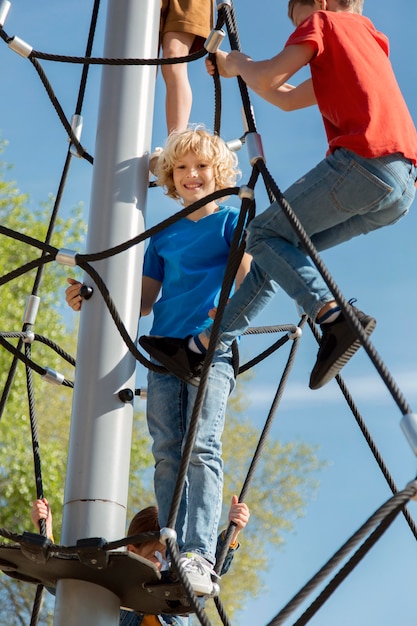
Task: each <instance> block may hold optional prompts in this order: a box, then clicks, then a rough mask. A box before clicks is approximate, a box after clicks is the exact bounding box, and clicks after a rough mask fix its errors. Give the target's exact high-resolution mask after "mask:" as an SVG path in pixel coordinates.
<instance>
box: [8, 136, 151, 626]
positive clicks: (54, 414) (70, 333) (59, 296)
mask: <svg viewBox="0 0 417 626" xmlns="http://www.w3.org/2000/svg"><path fill="white" fill-rule="evenodd" d="M0 151H1V145H0ZM8 169H9V168H8V167H7V165H5V164H4V163H0V223H1V224H3V225H4V226H6V227H7V228H10V229H12V230H15V231H17V232H19V233H24V234H27V235H29V236H31V237H33V238H35V239H37V240H39V241H44V239H45V236H46V233H47V228H48V224H49V217H50V214H51V208H52V202H53V199H52V198H51V199H50V200H49V201H48V202H46V203H45V204H44V205H43V206H41V208H40V209H39V210H37V211H32V210H30V208H29V197H28V196H27V195H25V194H22V193H20V192H19V190H18V189H17V187H16V184H15V183H14V182H13V181H8V180H7V172H8ZM84 233H85V225H84V223H83V221H82V218H81V207H76V208H75V209H74V210H73V211H72V212H71V213H70V215H69V216H68V217H66V218H58V219H57V222H56V225H55V228H54V234H53V236H52V240H51V245H53V246H55V247H57V248H61V247H65V248H71V249H80V248H81V246H82V244H83V237H84ZM40 254H41V252H40V251H39V250H38V249H37V248H35V247H32V246H28V245H26V244H25V243H22V242H19V241H17V240H16V239H14V238H11V237H7V236H1V245H0V267H1V268H2V269H1V273H2V275H5V274H7V273H9V272H11V271H13V270H15V269H16V268H18V267H20V266H22V265H24V264H26V263H27V262H29V261H31V260H32V259H36V258H38V257H39V256H40ZM36 271H37V270H36V269H35V270H31V271H30V272H28V273H25V274H23V275H22V276H19V277H18V278H15V279H13V280H12V281H10V282H8V283H6V284H4V285H2V286H1V287H0V299H1V300H0V301H1V307H0V331H2V332H20V331H21V330H22V323H23V322H22V320H23V313H24V310H25V306H26V301H27V298H28V296H29V295H30V294H31V293H32V289H33V284H34V279H35V275H36ZM66 275H67V268H65V267H63V266H61V265H59V264H57V263H48V264H46V265H45V267H44V270H43V273H42V280H41V282H40V286H39V292H38V295H39V297H40V307H39V313H38V316H37V319H36V323H35V327H34V331H35V332H36V333H37V334H39V335H43V336H45V337H47V338H48V339H50V340H52V341H54V342H55V343H56V344H58V345H59V346H60V347H62V348H63V349H64V350H65V351H66V352H68V353H69V354H71V355H73V356H74V355H75V351H76V336H77V332H76V328H74V327H71V326H70V327H68V319H69V316H68V315H65V316H63V310H65V309H66V308H67V307H66V304H63V302H64V290H65V287H66V282H65V278H66ZM65 318H66V319H65ZM9 341H10V343H12V344H13V345H17V340H15V339H10V340H9ZM31 352H32V359H33V360H34V361H35V362H36V363H38V364H39V365H40V366H41V367H46V366H48V367H50V368H52V369H54V370H56V371H58V372H61V373H63V374H64V376H65V377H66V378H68V379H69V380H73V379H74V368H73V367H72V366H70V365H69V364H68V363H67V362H66V361H65V360H63V359H62V358H61V357H60V356H58V355H57V354H56V353H55V352H54V351H52V350H51V349H50V348H49V347H47V346H45V345H44V344H43V343H40V342H34V343H33V344H32V347H31ZM12 360H13V355H12V354H11V353H10V352H9V351H7V350H6V349H4V348H3V347H0V394H1V393H2V392H3V389H4V385H5V382H6V380H7V377H8V374H9V371H10V365H11V363H12ZM26 387H27V385H26V371H25V366H24V364H23V363H21V362H19V363H18V366H17V368H16V371H15V375H14V377H13V383H12V386H11V389H10V393H9V397H8V399H7V403H6V406H5V410H4V413H3V416H2V419H1V420H0V507H1V517H0V526H2V527H5V528H7V529H9V530H13V531H14V532H18V533H20V532H23V531H25V530H29V531H33V530H34V529H33V528H32V527H31V522H30V517H29V512H30V507H31V503H32V501H33V500H34V499H35V498H36V485H35V477H34V464H33V452H32V445H31V432H30V420H29V407H28V400H27V389H26ZM33 392H34V397H35V408H36V417H37V426H38V437H39V443H40V456H41V464H42V478H43V491H44V494H45V496H46V497H47V498H48V500H49V501H50V504H51V507H52V510H53V513H54V532H55V536H56V538H57V540H59V536H60V530H61V513H62V501H63V493H64V481H65V468H66V455H67V447H68V434H69V424H70V414H71V402H72V390H71V389H70V388H68V387H64V386H60V387H57V386H55V385H51V384H50V383H48V382H46V381H44V380H43V379H42V378H41V377H40V376H39V375H38V374H37V373H35V372H34V373H33ZM134 429H135V431H134V435H133V445H132V467H134V468H135V471H134V472H132V490H131V491H132V494H133V497H132V498H131V502H130V508H131V510H137V509H138V508H139V507H141V506H142V502H143V500H146V499H149V496H148V495H146V493H147V489H146V488H145V487H144V484H145V482H146V483H148V482H149V481H148V478H147V476H146V468H149V467H150V464H151V453H150V446H149V442H148V437H147V434H146V429H145V430H144V429H143V428H142V427H140V429H139V425H138V423H135V426H134ZM34 594H35V586H34V585H30V584H27V583H22V582H18V581H15V580H13V579H12V578H10V577H8V576H6V575H4V574H1V573H0V601H1V604H2V609H1V617H0V623H2V624H3V623H4V624H6V623H7V625H8V626H14V624H16V625H17V624H28V623H29V619H28V616H29V615H30V612H31V610H32V605H33V598H34ZM48 595H49V594H46V596H48ZM50 606H51V602H49V603H48V602H47V605H46V607H45V609H44V611H43V618H42V620H43V621H42V623H44V624H49V623H51V624H52V618H51V616H50V614H51V610H50ZM48 607H49V608H48Z"/></svg>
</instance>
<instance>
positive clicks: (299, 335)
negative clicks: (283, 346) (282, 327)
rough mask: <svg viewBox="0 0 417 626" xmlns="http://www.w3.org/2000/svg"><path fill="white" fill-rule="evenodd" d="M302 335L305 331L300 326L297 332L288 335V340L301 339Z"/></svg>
mask: <svg viewBox="0 0 417 626" xmlns="http://www.w3.org/2000/svg"><path fill="white" fill-rule="evenodd" d="M302 334H303V331H302V330H301V328H300V327H299V326H297V327H296V328H295V330H293V331H292V332H291V333H288V339H300V337H301V335H302Z"/></svg>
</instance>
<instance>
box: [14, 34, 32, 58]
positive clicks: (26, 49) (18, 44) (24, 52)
mask: <svg viewBox="0 0 417 626" xmlns="http://www.w3.org/2000/svg"><path fill="white" fill-rule="evenodd" d="M9 48H10V49H11V50H13V51H14V52H17V54H20V56H21V57H24V58H25V59H27V58H28V57H30V55H31V54H32V50H33V48H32V46H31V45H30V44H28V43H27V42H26V41H23V39H20V37H13V39H12V40H11V41H9Z"/></svg>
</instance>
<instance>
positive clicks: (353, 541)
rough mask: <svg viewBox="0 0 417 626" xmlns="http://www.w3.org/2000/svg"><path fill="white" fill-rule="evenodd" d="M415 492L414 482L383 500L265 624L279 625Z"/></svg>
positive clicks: (270, 625)
mask: <svg viewBox="0 0 417 626" xmlns="http://www.w3.org/2000/svg"><path fill="white" fill-rule="evenodd" d="M416 493H417V488H416V483H415V482H414V483H413V484H410V485H408V486H407V487H406V488H405V489H403V490H402V491H400V492H399V493H397V494H395V495H394V496H392V498H390V499H389V500H388V501H387V502H385V503H384V504H383V505H382V506H381V507H380V508H379V509H377V511H376V512H375V513H374V514H373V515H371V517H369V518H368V520H367V521H366V522H365V523H364V524H363V525H362V526H361V527H360V528H359V530H357V531H356V533H354V535H352V537H351V538H350V539H348V541H346V542H345V543H344V544H343V546H342V547H341V548H340V549H339V550H338V551H337V552H336V553H335V554H334V555H333V556H332V557H331V558H330V559H329V560H328V561H327V563H326V564H325V565H324V566H323V567H322V568H321V569H320V570H319V571H318V572H317V573H316V574H315V576H314V577H313V578H311V579H310V580H309V581H308V583H306V584H305V585H304V587H303V588H302V589H301V590H300V591H299V592H298V593H297V594H296V595H295V596H294V597H293V598H292V600H290V602H288V604H287V605H286V606H285V607H284V608H283V609H282V610H281V611H280V612H279V613H278V614H277V615H276V616H275V617H274V619H273V620H272V621H271V622H269V623H268V624H267V626H279V625H280V624H283V623H284V621H285V620H286V619H287V617H289V615H290V614H291V613H292V612H293V611H294V610H296V609H297V608H298V607H299V606H300V605H301V604H302V603H303V602H304V600H305V599H306V598H307V596H308V595H309V594H310V593H311V592H312V591H313V589H315V588H316V587H317V586H318V585H319V584H320V583H321V582H322V581H323V580H324V579H325V578H326V577H327V576H328V575H329V574H330V572H331V571H332V570H333V569H334V568H335V567H336V566H337V565H338V564H339V563H340V562H341V561H343V560H344V559H345V558H346V556H347V555H348V554H349V552H350V551H351V550H352V549H353V548H354V547H355V546H356V545H357V544H358V543H359V542H360V541H362V539H364V538H365V537H366V536H367V535H368V533H369V532H370V531H371V530H372V528H374V527H375V526H376V525H377V524H379V523H381V522H383V521H384V520H385V519H386V518H388V517H389V516H390V515H391V514H394V513H398V512H399V511H400V509H401V508H402V507H403V506H404V505H405V504H406V503H407V502H408V501H409V500H410V499H411V498H413V497H414V496H415V494H416Z"/></svg>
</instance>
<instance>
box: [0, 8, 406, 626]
mask: <svg viewBox="0 0 417 626" xmlns="http://www.w3.org/2000/svg"><path fill="white" fill-rule="evenodd" d="M92 4H93V2H92V1H91V2H86V0H72V2H71V3H67V2H59V1H58V2H56V1H51V0H37V2H36V3H33V2H32V1H31V0H20V1H19V0H16V2H15V3H13V5H12V8H11V10H10V13H9V17H8V19H7V22H6V25H5V30H6V32H7V33H8V34H9V35H18V36H19V37H21V38H22V39H24V40H26V41H28V42H29V43H30V44H31V45H32V46H33V47H34V48H35V49H38V50H42V51H45V52H55V53H59V54H75V55H82V54H83V52H84V49H85V42H86V38H87V33H88V27H89V20H90V13H91V8H92ZM286 5H287V3H286V1H284V0H264V1H263V2H262V4H261V5H259V6H260V8H258V7H257V10H254V5H253V3H250V2H248V1H245V0H244V1H242V2H236V15H237V21H238V27H239V35H240V41H241V45H242V49H243V50H244V51H245V52H247V53H249V54H251V55H252V56H253V57H254V58H256V59H261V58H267V57H270V56H272V55H273V54H275V53H276V52H277V51H279V49H280V48H281V46H282V45H283V44H284V42H285V40H286V38H287V36H288V35H289V33H290V32H291V24H290V22H289V20H288V18H287V16H286ZM105 10H106V3H103V6H102V8H101V15H100V20H99V30H98V36H97V39H96V44H95V48H94V55H96V56H101V52H102V43H103V26H104V20H105ZM364 13H365V15H367V16H368V17H370V18H371V19H372V20H373V21H374V23H375V25H376V27H377V28H379V29H380V30H382V31H384V32H385V33H386V34H387V35H388V36H389V38H390V42H391V59H392V63H393V66H394V69H395V72H396V74H397V78H398V81H399V83H400V86H401V88H402V90H403V93H404V96H405V98H406V100H407V103H408V105H409V108H410V111H411V114H412V116H413V117H414V119H415V120H416V121H417V94H416V91H415V90H416V84H417V68H416V64H415V63H414V60H413V59H414V40H415V25H416V23H417V3H415V2H411V1H410V0H396V2H395V3H393V2H390V1H389V0H365V11H364ZM223 48H224V49H227V45H226V44H225V45H224V46H223ZM42 65H43V67H44V69H45V71H46V73H47V75H48V77H49V79H50V81H51V83H52V85H53V87H54V90H55V93H56V95H57V97H58V99H59V100H60V102H61V104H62V105H63V108H64V110H65V113H66V115H67V117H68V118H70V117H71V115H72V113H73V111H74V107H75V102H76V97H77V91H78V83H79V76H80V68H79V67H78V66H71V65H63V64H54V63H47V62H42ZM0 67H1V98H0V130H1V133H2V137H3V138H4V139H6V140H8V142H9V145H8V148H7V151H6V153H5V155H3V158H4V159H5V160H6V161H7V162H9V163H12V164H14V169H13V171H12V174H11V176H12V177H13V179H14V180H16V181H17V184H18V187H19V188H20V190H21V191H22V192H27V193H29V194H30V197H31V203H32V206H33V207H34V208H35V207H36V206H38V204H39V202H41V201H43V200H45V199H46V198H47V197H48V194H55V193H56V190H57V185H58V181H59V177H60V175H61V171H62V167H63V164H64V160H65V154H66V150H67V142H66V137H65V132H64V130H63V128H62V126H61V123H60V122H59V121H58V119H57V116H56V114H55V112H54V110H53V109H52V106H51V104H50V102H49V99H48V97H47V95H46V93H45V91H44V89H43V87H42V85H41V83H40V81H39V78H38V76H37V74H36V72H35V70H34V68H33V67H32V65H31V63H30V62H28V61H26V60H24V59H23V58H21V57H19V56H17V55H16V54H14V53H13V52H11V51H10V50H9V49H8V48H7V46H6V45H5V44H4V43H3V42H0ZM300 74H301V75H300V80H302V79H303V78H305V76H306V72H301V73H300ZM190 78H191V82H192V85H193V88H194V93H195V98H194V106H193V112H192V121H193V122H203V123H205V124H206V125H207V126H208V127H211V126H212V124H213V115H214V99H213V89H212V81H211V79H210V78H209V77H208V76H207V75H206V73H205V71H204V67H203V63H202V62H201V61H199V62H197V63H195V64H194V65H193V66H192V67H190ZM99 80H100V68H98V67H93V68H92V69H91V71H90V77H89V83H88V87H87V96H86V101H85V107H84V130H83V137H82V142H83V145H85V147H86V148H87V150H88V151H89V152H90V153H91V154H94V138H95V130H96V128H95V123H96V116H97V107H98V89H99ZM293 82H298V78H297V81H296V79H294V81H293ZM223 98H224V100H223V116H222V135H223V137H224V139H226V140H229V139H233V138H236V137H239V136H241V135H242V134H243V128H242V120H241V113H240V111H241V103H240V95H239V91H238V88H237V84H236V82H235V81H234V80H229V81H223ZM251 100H252V104H253V107H254V111H255V117H256V121H257V126H258V130H259V133H260V134H261V136H262V140H263V146H264V151H265V155H266V158H267V165H268V168H269V169H270V171H271V172H272V174H273V175H274V177H275V179H276V181H277V183H278V185H279V186H280V187H281V189H283V190H285V188H286V187H287V186H288V185H289V184H290V183H291V182H293V181H294V180H296V178H297V177H299V176H300V175H301V174H302V173H303V172H305V171H307V169H309V168H310V167H311V166H313V165H314V164H315V163H316V162H317V161H318V160H320V159H321V158H322V157H323V155H324V152H325V149H326V143H325V137H324V132H323V129H322V125H321V121H320V117H319V115H318V113H317V111H316V110H315V109H309V110H305V111H300V112H294V113H283V112H281V111H279V110H278V109H275V108H274V107H273V106H272V105H269V104H267V103H264V102H263V101H262V100H260V99H259V98H258V97H257V96H255V95H254V94H251ZM164 141H165V116H164V87H163V83H162V80H161V77H160V76H158V79H157V84H156V96H155V111H154V130H153V141H152V146H151V147H155V146H157V145H163V143H164ZM239 159H240V165H241V168H242V170H243V181H245V179H247V177H248V173H249V171H250V168H249V165H248V161H247V156H246V152H245V148H243V149H242V150H241V152H240V153H239ZM90 183H91V166H90V165H89V164H88V163H86V162H84V161H81V160H78V159H74V160H73V164H72V167H71V171H70V175H69V179H68V184H67V187H66V190H65V194H64V198H63V210H64V211H65V210H66V209H68V208H69V207H71V206H74V205H75V204H77V203H78V202H79V201H83V202H84V206H85V208H86V212H87V210H88V204H89V198H90ZM266 206H267V200H266V194H265V193H264V192H263V191H262V189H261V185H259V184H258V188H257V208H258V211H262V210H263V209H264V208H266ZM415 209H416V203H414V205H413V207H412V210H411V212H410V215H409V216H407V217H406V218H405V219H404V220H402V221H401V222H400V223H399V224H397V225H396V226H394V227H392V228H388V229H385V230H383V231H380V232H378V233H374V234H372V235H371V236H369V237H362V238H359V239H357V240H355V241H352V242H349V243H347V244H345V245H344V246H342V247H340V248H338V249H336V250H332V251H328V252H326V253H325V254H323V260H324V262H325V263H326V265H327V267H328V268H329V270H330V271H331V273H332V275H333V277H334V279H335V280H336V282H337V284H338V285H339V287H340V288H341V290H342V292H343V293H344V294H345V297H346V298H351V297H355V298H357V300H358V303H357V304H358V306H359V308H361V309H363V310H365V311H366V312H367V313H370V314H372V315H374V316H375V317H376V318H377V320H378V325H377V328H376V330H375V332H374V334H373V336H372V340H373V343H374V345H375V347H376V349H377V350H378V352H379V354H380V356H381V358H382V359H383V361H384V363H385V364H386V366H387V367H388V369H389V371H390V372H391V374H392V376H393V377H394V379H395V380H396V382H397V384H398V386H399V387H400V389H401V391H402V393H403V394H404V396H405V397H406V399H407V400H408V402H409V404H410V405H411V406H412V407H415V405H416V402H417V384H416V380H417V356H416V345H417V333H416V326H415V310H416V305H417V290H416V286H417V285H416V277H415V267H416V261H417V250H416V245H415V233H416V232H417V228H416V227H417V217H416V211H415ZM171 211H172V203H171V201H167V200H166V199H164V198H162V196H161V193H160V191H159V190H151V191H150V193H149V197H148V208H147V221H148V224H149V225H152V224H154V223H156V222H159V221H160V220H161V219H162V218H164V217H166V216H167V215H168V214H169V213H170V212H171ZM297 319H298V315H297V312H296V310H295V307H294V304H293V303H292V302H291V301H289V299H288V297H287V296H285V294H283V293H279V294H278V295H277V297H276V299H275V301H274V302H273V304H272V305H270V306H269V307H268V309H267V310H266V311H265V312H264V313H263V314H262V315H261V316H260V318H259V324H264V323H265V324H275V323H276V324H279V323H293V322H295V321H296V320H297ZM143 331H144V332H146V325H145V326H144V328H143ZM268 340H269V339H266V340H263V339H261V340H259V344H262V342H263V341H268ZM256 342H257V345H256V347H255V345H254V340H253V339H250V338H248V339H245V340H244V341H243V342H242V353H243V356H244V355H245V354H246V355H249V354H253V353H254V352H255V351H258V349H259V344H258V339H257V340H256ZM316 349H317V348H316V344H315V341H314V340H313V338H312V337H311V336H310V333H309V332H308V331H306V332H305V334H304V337H303V340H302V342H301V346H300V349H299V353H298V357H297V361H296V364H295V367H294V370H293V372H292V375H291V379H290V383H289V385H288V390H287V392H286V394H285V396H284V399H283V401H282V404H281V407H280V411H279V414H278V416H277V418H276V421H275V424H274V426H273V435H274V436H275V437H279V438H281V439H282V440H284V441H290V440H294V439H297V440H300V441H305V442H307V443H309V444H311V445H314V446H317V448H318V453H319V456H320V458H322V459H323V460H325V461H326V462H327V463H328V466H327V468H326V469H325V470H324V471H323V472H322V473H321V476H320V488H319V491H318V494H317V496H316V498H315V500H314V501H313V502H311V503H310V504H309V506H308V507H307V510H306V515H305V517H304V518H303V519H301V520H299V521H298V522H297V524H296V528H295V531H294V533H292V534H291V535H289V536H288V537H287V538H286V545H285V546H284V548H283V549H281V550H280V551H274V552H272V553H271V562H272V564H273V565H272V568H271V570H270V572H269V573H268V575H267V576H266V577H265V582H266V586H267V590H266V591H265V593H264V594H262V595H260V596H259V597H258V598H253V599H250V600H248V604H247V607H246V609H245V611H244V613H243V614H242V615H241V616H239V618H238V620H237V623H239V625H240V626H253V625H254V624H256V625H258V624H259V625H261V624H267V623H268V621H270V620H271V619H272V618H273V617H274V616H275V614H276V613H278V611H279V610H280V608H282V607H283V606H284V605H285V604H286V603H287V601H288V600H289V599H290V598H291V597H292V596H293V595H294V594H295V593H296V592H297V591H298V590H299V589H300V587H301V586H302V585H303V584H304V583H305V582H306V581H307V580H308V579H309V578H310V577H311V576H312V575H313V574H314V573H315V572H316V571H317V570H318V569H319V568H320V567H321V566H322V565H323V563H324V562H326V561H327V559H328V558H329V557H330V556H331V555H332V554H333V553H334V552H335V551H336V550H337V549H338V548H339V547H340V546H341V545H342V543H344V541H346V539H348V538H349V537H350V536H351V535H352V534H353V533H354V532H355V531H356V530H357V528H358V527H359V526H361V525H362V524H363V523H364V522H365V520H366V519H367V518H368V517H369V516H370V515H371V514H372V513H373V512H374V511H375V510H376V509H377V508H378V507H379V506H380V505H381V504H382V503H383V502H384V501H386V500H387V499H388V498H389V497H390V491H389V488H388V486H387V485H386V483H385V480H384V478H383V477H382V475H381V473H380V471H379V469H378V467H377V465H376V462H375V461H374V459H373V457H372V455H371V453H370V451H369V450H368V447H367V444H366V442H365V441H364V439H363V437H362V435H361V433H360V431H359V429H358V427H357V425H356V423H355V421H354V418H353V417H352V415H351V414H350V411H349V410H348V408H347V407H346V405H345V402H344V400H343V398H342V396H341V394H340V392H339V390H338V387H337V385H336V383H335V382H332V383H330V384H329V385H327V386H326V387H325V388H323V389H322V390H319V391H316V392H312V391H310V390H309V389H308V377H309V372H310V369H311V367H312V365H313V363H314V360H315V354H316ZM279 376H280V366H279V364H276V361H275V362H274V359H269V361H268V362H267V363H266V364H265V365H261V366H259V367H258V368H257V370H256V371H255V374H254V377H253V379H252V381H251V382H250V383H246V384H245V388H246V391H247V393H248V398H249V400H250V407H249V408H248V415H249V416H250V417H251V419H253V421H254V423H255V424H256V425H259V427H260V428H261V427H262V425H263V422H264V420H265V418H266V415H267V411H268V408H269V404H270V402H271V401H272V399H273V396H274V391H275V387H276V384H277V382H278V380H279ZM343 376H344V378H345V382H346V383H347V385H348V387H349V389H350V391H351V393H352V395H353V397H354V399H355V401H356V403H357V405H358V407H359V410H360V411H361V413H362V415H363V417H364V419H365V422H366V425H367V427H368V429H369V430H370V432H371V435H372V436H373V437H374V439H375V441H376V443H377V445H378V447H379V449H380V452H381V455H382V457H383V459H384V461H385V462H386V464H387V466H388V468H389V470H390V471H391V473H392V475H393V477H394V480H395V482H396V483H397V485H398V487H399V488H400V489H401V488H403V487H405V485H406V484H407V483H408V482H409V481H410V480H412V479H413V478H414V476H415V474H416V459H415V457H414V455H413V453H412V451H411V448H410V447H409V445H408V443H407V441H406V440H405V437H404V435H403V433H402V431H401V429H400V425H399V423H400V419H401V414H400V412H399V410H398V408H397V407H396V405H395V404H394V402H393V401H392V399H391V397H390V396H389V394H388V393H387V392H386V390H385V388H384V385H383V384H382V382H381V381H380V379H379V376H378V374H377V373H376V372H375V370H374V368H373V366H372V364H371V362H370V360H369V358H368V357H367V355H366V354H365V352H364V351H360V352H358V353H357V354H356V355H355V357H354V358H353V359H352V361H351V362H350V363H349V364H348V365H347V366H346V368H345V369H344V371H343ZM144 381H145V373H144V372H141V371H139V373H138V384H139V385H141V384H142V385H143V384H144ZM248 502H249V504H250V496H249V498H248ZM415 507H416V504H415V503H414V502H412V503H411V504H410V505H409V508H410V512H411V513H412V515H413V516H414V517H416V509H415ZM245 549H250V547H249V546H246V547H245ZM416 575H417V559H416V544H415V539H414V537H413V535H412V534H411V532H410V530H409V528H408V526H407V524H406V522H405V521H404V519H403V518H402V517H399V518H398V519H397V520H396V521H395V522H394V524H393V525H392V526H391V528H390V529H389V530H388V531H387V533H386V534H385V535H384V537H383V538H382V540H381V541H380V542H378V544H377V545H376V546H375V547H374V548H373V550H372V551H371V553H370V554H369V555H368V556H367V557H366V558H365V560H364V561H362V563H361V564H360V565H359V566H358V567H357V568H356V569H355V570H354V572H353V573H352V574H351V575H350V576H349V578H348V579H347V581H345V583H343V585H342V587H341V588H339V589H338V590H337V591H336V592H335V593H334V594H333V596H332V597H331V599H330V600H329V601H328V602H327V603H326V605H325V606H324V607H323V608H322V609H321V610H320V611H319V613H318V614H317V615H316V616H315V617H314V618H313V619H312V620H311V621H310V623H311V624H313V625H314V626H316V625H317V626H334V624H338V626H353V625H354V626H369V625H372V626H373V625H378V626H392V624H401V626H412V625H414V624H415V623H416V618H415V606H414V605H415V603H414V596H415V591H414V588H413V584H412V581H414V580H415V579H416ZM313 598H314V595H313V596H312V597H311V598H310V599H309V600H308V601H307V603H306V606H308V604H309V603H310V601H312V600H313ZM297 615H298V614H297V613H296V614H294V615H293V616H292V618H291V619H289V620H288V622H287V623H293V622H294V621H295V619H296V616H297Z"/></svg>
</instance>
